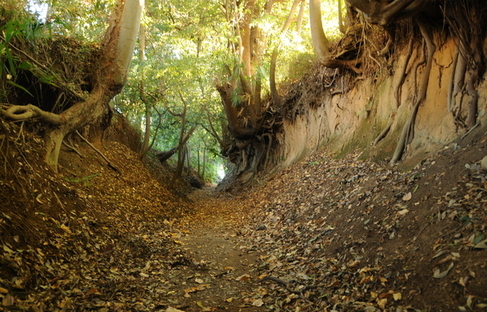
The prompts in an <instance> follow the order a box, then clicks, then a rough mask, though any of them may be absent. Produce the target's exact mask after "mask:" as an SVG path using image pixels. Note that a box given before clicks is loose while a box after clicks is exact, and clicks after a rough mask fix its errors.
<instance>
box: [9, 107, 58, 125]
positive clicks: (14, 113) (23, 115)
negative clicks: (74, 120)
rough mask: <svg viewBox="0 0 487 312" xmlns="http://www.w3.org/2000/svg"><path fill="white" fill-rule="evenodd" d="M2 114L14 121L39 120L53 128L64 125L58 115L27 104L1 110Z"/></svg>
mask: <svg viewBox="0 0 487 312" xmlns="http://www.w3.org/2000/svg"><path fill="white" fill-rule="evenodd" d="M1 112H2V114H3V115H4V116H5V117H7V118H10V119H13V120H27V119H32V118H39V119H41V120H42V121H44V122H47V123H48V124H50V125H53V126H59V125H61V124H62V123H63V119H62V118H61V116H60V115H58V114H53V113H51V112H46V111H43V110H42V109H40V108H39V107H37V106H35V105H32V104H27V105H25V106H24V105H12V106H10V107H9V108H7V109H6V110H1Z"/></svg>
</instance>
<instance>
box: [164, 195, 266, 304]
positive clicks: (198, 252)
mask: <svg viewBox="0 0 487 312" xmlns="http://www.w3.org/2000/svg"><path fill="white" fill-rule="evenodd" d="M189 198H190V199H191V200H192V201H193V205H192V206H193V207H194V209H195V213H194V214H191V215H190V216H187V217H185V218H183V219H181V220H178V223H177V224H174V225H173V229H172V230H173V232H175V233H177V234H176V235H177V236H176V237H175V242H177V243H178V244H180V245H181V248H180V250H181V255H182V260H181V263H176V265H173V268H172V271H173V272H172V276H173V277H174V278H176V279H178V280H179V281H180V282H179V283H180V286H181V287H180V289H179V290H178V291H176V292H175V293H174V294H173V296H174V297H175V298H174V299H175V301H174V305H171V307H170V308H168V310H167V311H173V310H171V308H172V307H174V308H176V309H177V310H178V309H179V310H184V311H216V310H218V311H221V310H227V311H248V312H254V311H255V312H257V311H266V310H267V309H266V308H265V307H264V306H263V302H262V300H261V299H260V298H262V296H263V295H264V294H263V292H265V290H264V289H263V288H261V287H259V283H258V282H257V280H258V277H257V274H258V273H257V266H258V262H259V253H258V252H257V251H255V250H249V248H247V247H246V246H245V244H243V242H242V240H241V238H240V237H239V232H240V228H241V227H242V224H243V222H244V220H245V216H246V215H248V212H249V209H250V208H249V207H247V206H245V204H244V201H243V200H239V198H238V197H232V196H231V195H228V194H217V193H215V191H214V190H213V189H212V188H206V189H203V190H196V191H194V192H193V193H192V194H190V195H189ZM173 283H174V280H173ZM177 310H174V311H177ZM267 311H268V310H267Z"/></svg>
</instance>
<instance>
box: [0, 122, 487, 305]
mask: <svg viewBox="0 0 487 312" xmlns="http://www.w3.org/2000/svg"><path fill="white" fill-rule="evenodd" d="M1 126H2V127H3V130H4V131H3V133H4V136H3V137H2V138H0V139H1V145H0V146H1V151H2V156H3V157H4V159H3V160H2V162H3V165H2V166H3V168H2V171H1V175H0V208H1V210H0V211H1V213H0V231H1V232H0V244H1V245H2V248H1V249H0V267H1V270H0V301H1V304H0V311H19V310H27V311H35V312H39V311H100V312H107V311H166V312H174V311H187V312H190V311H195V312H196V311H248V312H254V311H329V312H331V311H445V312H446V311H485V310H486V307H487V260H486V259H487V240H486V238H487V229H486V225H487V176H486V173H485V172H483V171H481V170H480V166H479V161H480V159H482V157H483V156H484V155H485V153H486V151H487V138H486V136H485V133H486V129H482V130H479V131H477V132H476V133H472V134H471V135H470V136H469V137H467V138H466V139H464V140H463V141H458V142H455V143H452V144H450V145H448V146H445V148H444V149H443V150H441V151H440V152H439V153H437V154H435V155H431V156H430V157H428V158H426V159H424V160H423V161H421V163H420V164H417V165H414V166H410V167H411V168H408V169H405V167H406V166H407V164H403V167H404V168H396V167H391V166H389V165H388V164H386V163H378V162H370V161H367V160H361V159H360V155H359V154H350V155H348V156H346V157H344V158H341V159H335V158H332V157H330V156H329V155H327V154H326V152H323V153H316V154H315V155H314V156H312V157H309V158H307V159H305V160H303V161H301V162H300V163H297V164H295V165H293V166H292V167H290V168H287V169H285V170H284V171H282V172H280V173H278V174H275V175H273V176H272V177H270V178H269V179H267V180H265V181H264V180H263V181H260V182H259V183H257V182H255V183H254V185H253V186H250V187H249V186H247V187H245V188H238V189H233V190H231V191H227V192H218V191H216V190H215V188H213V187H206V188H204V189H202V190H194V191H192V192H189V191H188V190H189V189H188V188H187V187H186V186H184V184H180V185H178V186H177V190H178V191H177V192H176V191H170V190H169V189H168V187H167V184H168V180H170V175H168V174H169V173H168V172H167V171H165V170H166V169H164V168H163V167H160V166H159V165H157V163H155V162H146V164H145V165H144V164H143V163H142V162H141V161H140V160H139V159H138V157H137V155H136V154H135V153H133V152H132V151H131V150H130V149H128V148H127V147H126V146H124V145H122V144H120V143H117V142H113V141H110V142H107V143H106V144H105V149H102V151H103V152H104V154H105V155H106V156H107V157H108V159H110V161H111V163H112V164H113V165H114V166H115V167H116V169H114V168H111V167H110V166H107V164H106V162H105V161H104V160H103V159H101V158H100V157H99V155H97V154H96V153H94V152H93V150H91V148H90V147H88V146H86V145H85V144H84V143H79V146H78V151H79V152H80V154H81V155H82V156H80V155H78V154H76V153H74V152H73V151H70V150H69V149H66V150H64V151H63V159H62V160H61V162H60V170H59V173H54V172H52V171H51V170H50V169H48V168H46V165H45V164H44V162H43V160H42V159H41V157H40V156H39V155H42V150H41V149H40V148H39V147H38V146H37V145H38V144H37V145H36V144H35V142H36V140H37V138H36V137H33V138H25V137H24V135H25V133H24V134H22V133H19V132H18V131H19V130H18V129H14V128H13V127H11V126H8V125H6V124H2V125H1ZM29 142H32V143H29Z"/></svg>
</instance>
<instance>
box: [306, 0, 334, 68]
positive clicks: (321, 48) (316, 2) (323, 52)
mask: <svg viewBox="0 0 487 312" xmlns="http://www.w3.org/2000/svg"><path fill="white" fill-rule="evenodd" d="M309 23H310V26H311V37H312V39H313V48H314V50H315V54H316V57H317V58H318V59H319V60H325V59H327V58H328V57H329V55H330V50H329V45H330V44H329V42H328V39H327V38H326V35H325V32H324V31H323V22H322V21H321V2H320V0H309Z"/></svg>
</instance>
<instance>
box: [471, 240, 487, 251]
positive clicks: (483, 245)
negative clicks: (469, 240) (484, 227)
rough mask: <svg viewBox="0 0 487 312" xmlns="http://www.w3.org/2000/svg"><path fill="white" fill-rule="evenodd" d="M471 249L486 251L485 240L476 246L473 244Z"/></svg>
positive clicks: (486, 242) (486, 244)
mask: <svg viewBox="0 0 487 312" xmlns="http://www.w3.org/2000/svg"><path fill="white" fill-rule="evenodd" d="M473 248H475V249H487V239H485V240H483V241H481V242H478V243H477V244H475V245H474V246H473Z"/></svg>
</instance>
